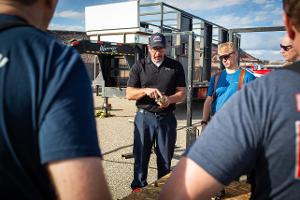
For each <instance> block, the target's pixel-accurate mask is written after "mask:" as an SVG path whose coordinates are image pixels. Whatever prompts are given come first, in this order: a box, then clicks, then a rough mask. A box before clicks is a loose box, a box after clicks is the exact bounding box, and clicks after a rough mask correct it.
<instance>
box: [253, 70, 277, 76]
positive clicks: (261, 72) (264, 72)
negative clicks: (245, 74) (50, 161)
mask: <svg viewBox="0 0 300 200" xmlns="http://www.w3.org/2000/svg"><path fill="white" fill-rule="evenodd" d="M252 71H253V72H254V73H257V74H263V75H266V74H268V73H269V72H271V71H272V70H271V69H252Z"/></svg>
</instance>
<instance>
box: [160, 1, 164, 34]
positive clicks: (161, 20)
mask: <svg viewBox="0 0 300 200" xmlns="http://www.w3.org/2000/svg"><path fill="white" fill-rule="evenodd" d="M160 12H161V13H160V32H161V33H163V32H164V31H163V26H164V3H160Z"/></svg>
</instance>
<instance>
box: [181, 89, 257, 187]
mask: <svg viewBox="0 0 300 200" xmlns="http://www.w3.org/2000/svg"><path fill="white" fill-rule="evenodd" d="M245 88H246V87H245ZM253 91H254V90H253V88H252V89H250V90H249V88H247V89H243V90H241V92H239V93H237V94H236V95H234V96H232V97H231V99H229V101H228V102H227V103H226V104H225V105H224V106H223V108H222V109H221V110H220V111H218V112H217V113H216V114H215V115H214V117H213V118H212V120H211V122H210V123H209V124H208V126H207V127H206V129H205V131H204V132H203V134H202V135H201V137H199V138H198V139H197V140H196V142H195V143H194V144H193V146H192V147H191V148H190V149H189V150H187V152H186V153H185V155H186V156H187V157H189V158H190V159H192V160H194V161H195V162H196V163H197V164H198V165H200V166H201V167H202V168H203V169H204V170H205V171H207V172H208V173H209V174H210V175H212V176H213V177H214V178H216V179H217V180H218V181H220V182H221V183H222V184H224V185H227V184H229V183H230V182H231V181H232V180H234V179H235V178H237V177H239V176H240V175H242V174H246V173H248V172H250V171H251V169H252V168H253V167H254V164H255V160H256V150H257V148H258V142H257V141H259V137H260V135H258V134H257V133H259V131H258V127H260V122H259V120H256V119H259V118H257V116H255V113H258V112H257V111H256V112H255V111H254V109H253V108H254V103H253V101H254V99H255V98H259V97H258V96H255V92H253ZM239 102H243V104H239ZM241 113H242V114H241Z"/></svg>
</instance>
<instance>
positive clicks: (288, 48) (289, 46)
mask: <svg viewBox="0 0 300 200" xmlns="http://www.w3.org/2000/svg"><path fill="white" fill-rule="evenodd" d="M280 48H282V49H283V50H284V51H288V50H290V49H291V48H292V45H283V44H280Z"/></svg>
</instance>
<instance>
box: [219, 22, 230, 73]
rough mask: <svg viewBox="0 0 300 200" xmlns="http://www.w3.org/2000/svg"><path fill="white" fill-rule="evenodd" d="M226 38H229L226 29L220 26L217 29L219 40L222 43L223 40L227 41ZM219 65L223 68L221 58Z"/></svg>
mask: <svg viewBox="0 0 300 200" xmlns="http://www.w3.org/2000/svg"><path fill="white" fill-rule="evenodd" d="M228 40H229V35H228V31H226V30H224V29H221V28H220V29H219V42H220V43H224V42H228ZM220 67H221V69H225V67H224V65H223V63H222V61H221V60H220Z"/></svg>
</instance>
